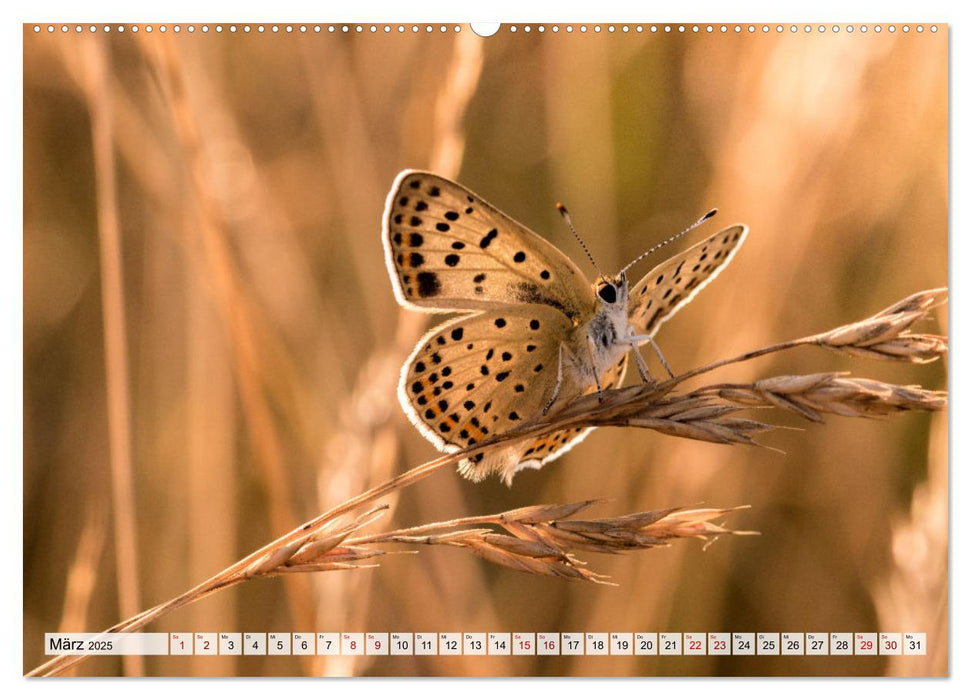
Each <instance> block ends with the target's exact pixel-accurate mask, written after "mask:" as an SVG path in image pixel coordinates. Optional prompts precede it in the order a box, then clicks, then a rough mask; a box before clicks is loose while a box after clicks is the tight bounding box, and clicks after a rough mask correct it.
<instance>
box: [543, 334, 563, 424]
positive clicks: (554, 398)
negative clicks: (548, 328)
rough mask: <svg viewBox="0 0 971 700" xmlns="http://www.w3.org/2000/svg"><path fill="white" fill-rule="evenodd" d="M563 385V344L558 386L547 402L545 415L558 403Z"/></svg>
mask: <svg viewBox="0 0 971 700" xmlns="http://www.w3.org/2000/svg"><path fill="white" fill-rule="evenodd" d="M562 385H563V343H562V342H561V343H560V359H559V361H558V362H557V363H556V386H555V387H553V395H552V396H550V400H549V401H547V402H546V406H544V407H543V415H544V416H545V415H546V414H547V413H549V411H550V409H551V408H552V407H553V403H554V402H555V401H556V397H557V396H559V395H560V387H561V386H562Z"/></svg>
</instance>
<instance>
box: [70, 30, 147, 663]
mask: <svg viewBox="0 0 971 700" xmlns="http://www.w3.org/2000/svg"><path fill="white" fill-rule="evenodd" d="M84 55H85V58H86V59H87V60H86V66H87V73H88V76H87V77H88V80H87V88H88V89H87V97H88V109H89V111H90V114H91V140H92V150H93V154H94V180H95V190H96V192H97V210H98V244H99V249H100V254H101V309H102V315H103V323H104V350H105V379H106V386H107V402H108V444H109V450H108V460H109V464H110V466H111V494H112V499H111V505H112V510H113V513H114V534H115V556H116V557H117V559H116V578H117V581H118V607H119V609H120V610H121V612H122V614H131V612H132V611H134V610H137V609H138V605H139V603H138V599H139V587H138V578H139V577H138V553H137V552H138V547H137V537H136V533H137V529H136V521H135V487H134V479H133V477H132V456H131V417H130V413H131V397H130V396H129V392H128V338H127V332H126V327H125V292H124V286H125V285H124V276H123V273H122V260H121V258H122V253H121V233H120V231H119V222H118V192H117V188H116V185H115V153H114V139H113V136H112V130H113V127H112V109H111V94H110V92H109V90H108V50H107V47H106V46H105V44H104V42H103V41H101V40H98V39H95V38H91V40H90V41H88V42H85V54H84ZM122 665H123V667H124V670H125V675H129V676H140V675H143V673H144V665H143V663H142V659H141V657H138V656H126V657H125V658H124V659H123V661H122Z"/></svg>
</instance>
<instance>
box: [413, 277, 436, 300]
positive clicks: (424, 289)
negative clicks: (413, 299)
mask: <svg viewBox="0 0 971 700" xmlns="http://www.w3.org/2000/svg"><path fill="white" fill-rule="evenodd" d="M417 279H418V296H420V297H422V298H423V299H424V298H426V297H434V296H438V294H439V293H440V292H441V291H442V283H441V281H440V280H439V279H438V275H437V274H435V273H434V272H419V273H418V277H417Z"/></svg>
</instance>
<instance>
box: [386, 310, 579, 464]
mask: <svg viewBox="0 0 971 700" xmlns="http://www.w3.org/2000/svg"><path fill="white" fill-rule="evenodd" d="M571 325H572V324H571V323H570V322H569V321H568V320H567V318H566V317H565V316H564V315H563V314H561V313H559V312H558V311H556V310H554V309H551V308H550V307H548V306H542V305H539V304H523V305H519V306H514V307H507V308H504V309H498V310H493V311H488V312H484V313H481V314H476V315H473V316H466V317H463V318H459V319H455V320H452V321H449V322H448V323H446V324H444V325H442V326H439V327H438V328H436V329H434V330H432V331H430V332H429V333H428V334H427V335H426V336H425V337H424V338H423V339H422V340H421V342H419V344H418V346H417V347H416V348H415V351H414V352H413V353H412V355H411V357H410V358H409V359H408V362H407V363H406V364H405V366H404V368H403V369H402V374H401V383H400V385H399V396H400V398H401V402H402V405H403V406H404V407H405V410H406V412H407V413H408V415H409V418H411V420H412V422H413V423H414V424H415V425H416V426H417V427H418V428H419V430H421V432H422V434H424V435H425V437H427V438H428V439H429V440H431V441H432V442H434V443H435V444H436V445H437V446H438V448H439V449H441V450H445V451H455V450H457V449H460V448H465V447H469V446H472V445H475V444H477V443H479V442H482V441H483V440H485V439H486V438H488V437H490V436H491V435H495V434H499V433H504V432H506V431H509V430H511V429H513V428H516V427H518V426H519V425H521V424H522V422H523V421H524V420H526V419H528V418H533V417H535V416H536V415H538V414H539V413H540V412H541V411H542V410H543V407H544V405H545V404H546V402H547V401H548V400H549V398H550V396H551V395H552V393H553V388H554V386H555V378H556V374H557V363H558V361H559V344H560V339H561V338H563V337H564V336H565V334H566V332H567V330H568V328H570V327H571ZM472 461H473V463H474V462H477V461H478V460H476V459H473V460H472Z"/></svg>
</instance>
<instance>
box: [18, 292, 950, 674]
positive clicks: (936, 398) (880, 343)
mask: <svg viewBox="0 0 971 700" xmlns="http://www.w3.org/2000/svg"><path fill="white" fill-rule="evenodd" d="M944 296H945V290H941V289H937V290H928V291H925V292H919V293H917V294H914V295H911V296H910V297H907V298H906V299H904V300H902V301H900V302H898V303H897V304H894V305H893V306H891V307H890V308H889V309H887V310H885V311H883V312H880V313H879V314H876V315H875V316H872V317H870V318H868V319H864V320H863V321H860V322H858V323H854V324H849V325H846V326H842V327H840V328H837V329H835V330H833V331H829V332H827V333H822V334H819V335H815V336H808V337H806V338H801V339H798V340H794V341H790V342H787V343H779V344H776V345H772V346H768V347H765V348H761V349H759V350H754V351H752V352H748V353H744V354H743V355H739V356H737V357H733V358H729V359H727V360H722V361H719V362H714V363H711V364H708V365H705V366H703V367H700V368H698V369H695V370H692V371H690V372H687V373H685V374H682V375H679V376H677V377H674V378H673V379H670V380H668V381H667V382H664V383H662V384H658V385H642V386H638V387H628V388H625V389H617V390H613V391H608V392H605V394H604V400H603V401H602V402H600V401H598V398H597V396H596V395H590V396H586V397H583V398H581V399H579V400H577V401H575V402H573V403H571V404H569V405H567V406H565V407H563V408H562V409H561V410H560V411H559V412H557V414H556V415H555V416H550V417H549V418H547V419H544V420H534V421H531V422H530V423H528V424H526V425H523V426H522V427H521V428H519V429H517V430H515V431H511V432H508V433H505V434H503V435H498V436H494V437H492V438H491V439H489V440H487V441H484V442H482V443H479V444H478V445H475V446H473V447H470V448H468V449H465V450H460V451H458V452H454V453H451V454H445V455H442V456H440V457H438V458H436V459H434V460H432V461H430V462H426V463H425V464H422V465H420V466H418V467H415V468H413V469H411V470H410V471H407V472H405V473H404V474H401V475H399V476H397V477H395V478H393V479H390V480H389V481H387V482H385V483H383V484H380V485H378V486H375V487H373V488H371V489H369V490H368V491H366V492H364V493H362V494H360V495H358V496H356V497H354V498H351V499H349V500H347V501H345V502H344V503H341V504H340V505H337V506H335V507H333V508H331V509H330V510H328V511H327V512H325V513H322V514H321V515H319V516H317V517H316V518H314V519H313V520H311V521H309V522H307V523H305V524H304V525H302V526H301V527H299V528H297V529H295V530H293V531H291V532H290V533H288V534H286V535H284V536H282V537H280V538H278V539H277V540H275V541H273V542H271V543H270V544H268V545H266V546H264V547H262V548H260V549H259V550H257V551H256V552H253V553H252V554H250V555H248V556H246V557H244V558H243V559H241V560H240V561H238V562H236V563H235V564H233V565H232V566H230V567H227V568H226V569H224V570H223V571H221V572H220V573H218V574H216V575H215V576H213V577H211V578H210V579H208V580H207V581H204V582H203V583H200V584H199V585H197V586H195V587H194V588H192V589H191V590H189V591H187V592H186V593H183V594H182V595H180V596H178V597H176V598H173V599H172V600H170V601H167V602H166V603H163V604H161V605H158V606H156V607H154V608H151V609H150V610H146V611H145V612H143V613H140V614H139V615H136V616H134V617H132V618H130V619H128V620H126V621H125V622H122V623H119V624H118V625H115V626H114V627H112V628H111V629H109V630H107V631H108V632H122V631H134V630H137V629H141V628H142V627H144V626H145V625H147V624H148V623H149V622H151V621H153V620H155V619H157V618H159V617H161V616H162V615H164V614H166V613H168V612H171V611H173V610H176V609H178V608H180V607H183V606H185V605H187V604H189V603H192V602H195V601H197V600H200V599H202V598H204V597H206V596H208V595H211V594H212V593H214V592H216V591H218V590H222V589H223V588H227V587H229V586H233V585H236V584H238V583H242V582H243V581H246V580H249V579H251V578H254V577H258V576H267V575H276V574H279V573H281V572H282V571H283V569H282V568H281V567H286V566H287V564H288V563H290V564H291V565H292V566H295V567H297V568H295V569H293V571H294V572H296V571H311V570H312V571H320V570H334V569H345V568H357V567H359V566H361V564H358V563H357V562H360V561H364V560H366V559H370V558H373V557H375V556H380V555H381V554H383V552H379V551H377V550H371V549H368V548H362V545H363V544H367V543H371V544H374V543H377V542H378V541H379V539H377V538H376V537H375V536H371V537H367V538H364V537H360V538H356V539H350V538H348V535H350V534H351V533H352V532H356V531H357V530H359V529H361V528H363V527H365V526H366V525H367V524H368V523H370V522H371V519H373V518H374V517H375V511H373V510H372V511H368V512H367V513H365V514H364V515H361V516H359V517H358V518H357V519H355V520H353V521H351V523H350V524H343V525H340V526H339V525H338V524H337V523H339V519H340V518H342V517H343V516H345V515H347V514H349V513H353V512H354V511H356V510H358V509H359V508H361V507H362V506H366V505H370V504H373V503H375V502H376V501H377V500H379V499H380V498H382V497H383V496H385V495H386V494H390V493H392V492H396V491H398V490H400V489H403V488H405V487H406V486H410V485H411V484H414V483H416V482H418V481H421V480H422V479H424V478H426V477H428V476H430V475H431V474H433V473H435V472H437V471H439V470H440V469H442V468H444V467H447V466H452V465H454V464H456V463H458V461H459V460H461V459H462V458H464V457H467V456H470V455H471V454H474V453H477V452H482V451H485V450H489V449H494V448H495V447H496V446H497V445H501V444H504V443H507V442H512V441H519V440H525V439H530V438H534V437H537V436H540V435H544V434H548V433H551V432H555V431H558V430H562V429H565V428H570V427H583V426H634V427H643V428H649V429H651V430H656V431H658V432H663V433H667V434H671V435H676V436H679V437H686V438H691V439H697V440H705V441H709V442H718V443H727V444H754V440H753V439H752V436H753V435H754V434H757V433H760V432H764V431H766V430H770V429H772V427H773V426H771V425H769V424H767V423H761V422H758V421H752V420H749V419H742V418H737V417H735V415H734V414H735V413H737V412H738V411H741V410H743V409H747V408H754V407H758V408H779V409H782V410H785V411H787V412H790V413H794V414H796V415H799V416H802V417H804V418H807V419H809V420H812V421H816V422H818V421H819V420H821V418H820V414H823V413H831V414H836V415H844V416H852V417H874V416H885V415H888V414H892V413H899V412H902V411H939V410H943V409H944V408H945V407H946V405H947V394H946V392H942V391H928V390H925V389H922V388H920V387H916V386H899V385H895V384H889V383H885V382H879V381H876V380H871V379H862V378H851V377H846V376H842V375H839V374H835V373H828V374H810V375H792V376H782V377H774V378H771V379H766V380H762V381H759V382H754V383H751V384H714V385H710V386H707V387H702V388H700V389H696V390H695V391H692V392H689V393H685V394H674V393H673V390H674V389H675V388H676V387H677V386H679V385H680V384H682V383H684V382H685V381H687V380H688V379H691V378H694V377H697V376H700V375H701V374H705V373H708V372H711V371H712V370H714V369H717V368H719V367H723V366H725V365H729V364H734V363H738V362H742V361H745V360H747V359H751V358H753V357H759V356H762V355H766V354H769V353H771V352H778V351H780V350H786V349H789V348H793V347H798V346H801V345H819V346H821V347H826V348H829V349H834V350H839V351H842V352H854V351H857V350H869V351H871V352H872V353H873V354H872V355H871V356H872V357H879V358H882V359H893V360H909V361H912V362H929V361H932V360H934V359H937V358H938V357H941V356H943V355H944V353H945V352H946V351H947V344H946V339H944V338H938V339H937V341H936V342H930V341H926V340H919V341H915V340H914V339H918V338H923V339H927V338H936V336H919V335H915V334H911V333H910V330H909V329H910V327H911V326H912V325H913V324H914V323H915V322H916V321H918V320H920V319H922V318H924V317H925V316H926V314H927V312H928V310H929V309H931V308H933V307H934V306H937V305H939V304H940V303H943V298H944ZM874 347H877V348H879V349H878V350H873V348H874ZM886 348H894V350H893V351H889V352H888V351H886ZM575 505H576V504H572V505H571V506H536V507H535V508H536V509H540V510H532V509H530V508H526V509H520V510H519V511H511V512H510V513H506V514H500V515H498V516H487V518H486V519H485V520H483V519H481V518H471V519H463V520H455V521H449V522H448V523H435V524H433V526H423V527H429V528H431V527H446V526H448V527H457V526H461V527H468V526H469V525H483V524H498V525H500V526H501V527H503V528H504V529H506V530H507V532H509V533H510V535H511V538H509V536H502V535H498V534H496V533H494V532H491V531H488V532H486V531H483V530H482V529H481V528H473V529H471V530H467V531H464V532H463V531H459V532H450V533H448V534H446V535H445V536H443V537H442V539H441V540H440V541H431V540H427V539H426V540H407V541H413V542H420V543H422V544H449V545H452V546H462V547H465V548H466V549H468V550H469V551H470V552H472V553H474V554H476V555H477V556H480V557H482V558H485V559H489V560H490V561H493V562H495V563H498V564H502V565H504V566H512V567H513V568H520V569H521V570H526V571H530V572H532V573H543V574H545V575H561V576H565V577H568V578H585V579H587V580H599V579H600V578H601V577H599V576H597V575H596V574H592V573H590V574H589V575H586V574H583V573H580V568H582V567H580V568H578V567H579V563H573V564H571V560H570V559H569V558H568V557H567V556H566V555H565V554H563V556H562V557H560V555H556V556H554V554H553V551H554V550H558V551H559V552H563V551H564V550H563V549H562V547H560V545H561V544H565V543H566V542H571V546H573V547H574V548H579V549H588V550H590V549H592V550H593V551H604V549H601V548H606V551H620V550H621V549H624V548H626V549H632V548H633V549H643V548H645V547H646V546H647V545H650V546H656V542H654V540H661V541H663V540H664V539H665V538H670V537H684V536H691V535H690V534H689V533H691V534H693V535H699V536H705V535H712V534H718V533H719V532H728V531H725V530H721V529H715V528H718V526H714V525H712V524H711V523H710V522H709V521H710V519H712V518H714V517H719V516H721V515H723V514H725V513H726V512H727V511H718V510H716V511H674V510H671V511H653V512H651V513H639V514H635V515H630V516H624V517H623V518H615V519H610V520H600V521H565V522H563V521H560V520H559V519H558V518H561V517H564V516H562V515H557V516H556V517H555V518H554V517H551V518H550V519H549V520H542V521H540V522H536V519H537V517H539V516H538V515H537V514H538V513H542V510H541V509H542V508H557V509H566V510H565V511H558V512H567V513H568V514H569V508H571V507H573V506H575ZM676 513H679V514H676ZM511 514H513V515H511ZM658 514H661V515H660V516H658ZM488 518H493V520H489V519H488ZM652 518H654V520H653V521H652ZM662 522H663V526H662V525H661V524H662ZM565 523H572V524H565ZM578 523H579V524H578ZM652 524H654V525H655V527H653V528H650V529H649V531H648V530H646V529H645V528H649V526H651V525H652ZM438 534H443V533H438ZM736 534H738V533H736ZM392 535H394V536H395V537H398V538H414V537H417V536H421V537H427V533H423V532H419V531H416V530H415V529H411V530H403V531H396V532H395V533H385V535H384V537H390V536H392ZM378 537H380V536H378ZM513 540H517V541H516V542H513ZM396 541H406V540H402V539H398V540H396ZM546 547H549V549H547V548H546ZM328 556H329V557H330V559H328ZM294 558H296V559H294ZM584 571H585V570H584ZM83 658H84V657H69V656H68V657H57V658H55V659H52V660H51V661H49V662H47V663H45V664H43V665H42V666H39V667H38V668H36V669H34V670H33V671H31V672H30V674H28V675H51V674H55V673H58V672H60V671H63V670H64V669H66V668H70V667H71V666H73V665H74V664H76V663H78V662H79V661H80V660H81V659H83Z"/></svg>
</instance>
